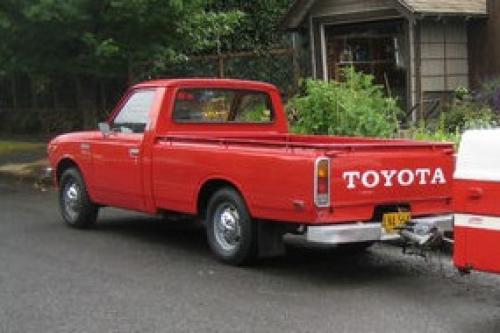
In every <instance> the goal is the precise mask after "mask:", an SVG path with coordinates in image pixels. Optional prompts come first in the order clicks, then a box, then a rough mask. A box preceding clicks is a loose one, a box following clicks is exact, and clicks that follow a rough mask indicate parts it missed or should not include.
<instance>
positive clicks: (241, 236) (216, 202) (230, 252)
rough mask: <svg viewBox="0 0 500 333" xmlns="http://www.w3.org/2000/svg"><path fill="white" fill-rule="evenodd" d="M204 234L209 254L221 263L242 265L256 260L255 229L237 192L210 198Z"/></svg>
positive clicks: (227, 189)
mask: <svg viewBox="0 0 500 333" xmlns="http://www.w3.org/2000/svg"><path fill="white" fill-rule="evenodd" d="M206 230H207V238H208V243H209V245H210V248H211V250H212V252H213V253H214V254H215V255H216V256H217V258H219V259H220V260H222V261H223V262H226V263H229V264H232V265H244V264H248V263H250V262H252V261H253V260H254V259H255V257H256V254H257V233H256V226H255V223H253V221H252V218H251V217H250V214H249V212H248V209H247V207H246V204H245V202H244V200H243V198H242V197H241V195H240V194H239V193H238V192H237V191H236V190H234V189H232V188H223V189H221V190H219V191H217V192H216V193H215V194H214V195H213V196H212V198H211V199H210V201H209V203H208V210H207V220H206Z"/></svg>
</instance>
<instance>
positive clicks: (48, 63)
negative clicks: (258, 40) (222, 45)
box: [0, 0, 243, 80]
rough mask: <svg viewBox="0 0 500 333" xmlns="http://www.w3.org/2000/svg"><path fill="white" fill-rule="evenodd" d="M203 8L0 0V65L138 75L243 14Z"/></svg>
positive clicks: (150, 2) (201, 4) (173, 1)
mask: <svg viewBox="0 0 500 333" xmlns="http://www.w3.org/2000/svg"><path fill="white" fill-rule="evenodd" d="M206 9H207V2H206V0H190V1H182V0H2V3H1V4H0V40H1V42H0V50H1V54H2V55H1V58H0V68H1V69H2V70H3V71H22V72H30V73H33V74H35V73H38V74H49V73H50V74H54V73H57V72H63V73H65V74H67V73H74V74H77V75H98V76H99V75H121V74H123V73H128V75H129V77H131V79H133V80H135V79H142V78H144V77H147V76H148V75H149V74H151V73H154V72H155V71H158V69H161V68H164V67H166V66H169V65H171V64H174V63H176V62H178V61H181V60H183V59H185V57H186V55H188V54H190V53H192V52H194V51H200V50H203V49H206V48H207V47H213V40H217V38H220V37H224V36H227V35H228V34H230V33H231V32H232V29H234V27H235V26H237V25H238V24H239V20H240V19H242V18H243V15H242V14H241V12H236V11H227V12H224V13H216V12H208V11H206ZM207 26H208V27H209V28H210V29H208V30H207V29H205V28H206V27H207Z"/></svg>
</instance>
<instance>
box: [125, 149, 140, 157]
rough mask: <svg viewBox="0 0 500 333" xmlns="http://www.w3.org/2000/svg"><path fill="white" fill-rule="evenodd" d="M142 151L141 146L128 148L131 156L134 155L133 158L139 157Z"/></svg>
mask: <svg viewBox="0 0 500 333" xmlns="http://www.w3.org/2000/svg"><path fill="white" fill-rule="evenodd" d="M140 152H141V151H140V149H139V148H130V149H129V150H128V154H129V156H130V157H132V158H137V157H139V153H140Z"/></svg>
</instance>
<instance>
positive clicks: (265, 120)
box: [173, 88, 275, 124]
mask: <svg viewBox="0 0 500 333" xmlns="http://www.w3.org/2000/svg"><path fill="white" fill-rule="evenodd" d="M274 118H275V113H274V110H273V107H272V102H271V98H270V96H269V95H268V94H267V93H265V92H261V91H252V90H238V89H225V88H184V89H180V90H179V91H178V92H177V95H176V98H175V106H174V112H173V120H174V122H176V123H234V124H238V123H240V124H248V123H254V124H259V123H260V124H269V123H273V122H274Z"/></svg>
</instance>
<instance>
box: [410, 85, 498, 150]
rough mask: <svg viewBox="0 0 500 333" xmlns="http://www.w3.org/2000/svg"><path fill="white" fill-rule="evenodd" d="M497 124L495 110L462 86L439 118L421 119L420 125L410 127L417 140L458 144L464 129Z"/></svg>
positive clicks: (488, 126)
mask: <svg viewBox="0 0 500 333" xmlns="http://www.w3.org/2000/svg"><path fill="white" fill-rule="evenodd" d="M496 125H497V116H496V114H495V113H494V112H493V110H492V109H491V108H490V107H489V106H488V105H487V104H485V103H484V102H482V101H479V100H477V99H475V98H474V97H473V96H472V95H471V93H470V92H469V90H468V89H465V88H460V89H458V90H457V91H456V92H455V99H454V100H453V102H452V103H451V104H450V105H449V106H448V107H447V110H446V111H445V112H443V113H442V114H441V116H440V117H439V119H437V120H430V121H427V122H425V121H421V122H420V123H419V124H418V126H414V127H413V128H411V129H410V136H411V137H412V138H414V139H417V140H426V141H446V142H453V143H455V145H457V146H458V143H459V142H460V138H461V135H462V133H463V132H464V131H466V130H469V129H483V128H491V127H494V126H496Z"/></svg>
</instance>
